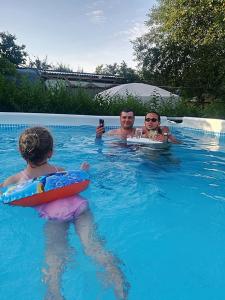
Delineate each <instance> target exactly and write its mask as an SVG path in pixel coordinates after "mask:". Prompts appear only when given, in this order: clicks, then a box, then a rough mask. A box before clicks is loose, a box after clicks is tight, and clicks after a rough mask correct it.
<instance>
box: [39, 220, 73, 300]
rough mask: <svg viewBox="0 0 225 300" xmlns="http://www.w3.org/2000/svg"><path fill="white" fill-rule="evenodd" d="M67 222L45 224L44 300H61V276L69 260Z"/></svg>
mask: <svg viewBox="0 0 225 300" xmlns="http://www.w3.org/2000/svg"><path fill="white" fill-rule="evenodd" d="M68 228H69V223H68V222H57V221H48V222H46V224H45V239H46V253H45V257H46V265H47V269H46V270H44V271H43V273H44V281H45V282H46V285H47V290H46V296H45V300H63V299H64V298H63V296H62V294H61V291H60V281H61V275H62V273H63V270H64V266H65V265H66V263H67V261H68V258H69V252H70V251H69V245H68V240H67V239H68Z"/></svg>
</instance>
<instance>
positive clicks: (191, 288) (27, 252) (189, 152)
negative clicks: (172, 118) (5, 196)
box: [0, 127, 225, 300]
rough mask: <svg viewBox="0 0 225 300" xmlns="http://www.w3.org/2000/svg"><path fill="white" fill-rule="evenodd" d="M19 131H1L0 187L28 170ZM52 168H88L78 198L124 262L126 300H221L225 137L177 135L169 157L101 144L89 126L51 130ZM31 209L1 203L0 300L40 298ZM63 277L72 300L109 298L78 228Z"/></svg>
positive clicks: (40, 228)
mask: <svg viewBox="0 0 225 300" xmlns="http://www.w3.org/2000/svg"><path fill="white" fill-rule="evenodd" d="M21 131H22V129H21V128H14V129H10V128H1V129H0V134H1V140H0V155H1V165H0V180H1V181H2V180H3V179H4V178H5V177H7V176H8V175H10V174H12V173H14V172H17V171H19V170H21V169H22V168H24V167H25V164H24V161H23V160H22V158H21V157H20V155H19V153H18V152H17V151H16V149H17V142H18V136H19V134H20V132H21ZM51 131H52V133H53V135H54V137H55V153H54V156H53V159H52V162H53V163H54V164H56V165H59V166H65V167H66V168H68V169H74V168H78V167H79V165H80V164H81V163H82V162H83V161H88V162H89V163H90V165H91V169H90V175H91V185H90V187H89V188H88V189H87V190H86V191H85V192H83V193H82V195H83V196H84V197H85V198H87V199H88V201H89V204H90V208H91V210H92V212H93V214H94V218H95V222H96V224H97V226H98V227H97V228H98V233H99V235H100V236H101V237H102V239H103V240H104V246H105V248H106V249H107V250H109V251H111V252H112V253H113V254H114V255H116V256H117V257H118V258H119V259H120V260H121V261H122V262H123V264H122V265H121V268H122V270H123V272H124V274H125V276H126V277H127V280H128V281H129V283H130V292H129V297H128V299H129V300H139V299H140V300H150V299H151V300H190V299H192V300H199V299H204V300H213V299H214V300H224V297H225V284H224V279H225V185H224V182H225V139H224V138H221V139H219V138H216V137H209V136H204V135H201V134H198V135H197V134H194V133H192V132H191V131H189V132H186V133H185V132H183V133H181V132H175V135H176V136H177V137H178V138H180V139H181V140H182V141H183V144H182V145H172V147H171V148H170V149H169V150H168V151H165V152H163V151H161V152H157V151H146V150H144V151H143V150H140V149H137V148H135V147H133V146H129V147H126V145H124V144H118V143H117V141H112V140H110V139H105V140H104V141H103V142H102V143H101V142H100V143H95V141H94V136H95V134H94V131H95V130H94V128H93V127H74V128H63V127H61V128H60V127H59V128H51ZM45 223H46V221H45V220H43V219H40V218H39V217H38V215H37V212H36V211H35V210H34V209H32V208H21V207H10V206H7V205H3V204H1V205H0V238H1V251H0V265H1V272H0V293H1V300H8V299H10V300H14V299H23V300H30V299H32V300H40V299H43V298H44V293H45V283H44V282H43V280H42V270H43V267H44V264H45V237H44V226H45ZM69 243H70V247H71V253H70V259H69V261H68V264H67V266H66V267H65V270H64V273H63V277H62V283H61V285H62V291H63V294H64V297H65V299H66V300H113V299H115V296H114V293H113V291H112V289H110V288H107V287H105V286H104V282H103V280H102V279H101V276H99V273H101V269H99V267H98V266H97V265H96V264H95V263H94V262H93V261H92V260H91V259H90V258H89V257H87V256H86V255H85V254H84V253H83V249H82V245H81V243H80V241H79V239H78V237H77V236H76V234H75V232H74V229H73V227H72V226H71V227H70V229H69Z"/></svg>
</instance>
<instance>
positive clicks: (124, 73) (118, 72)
mask: <svg viewBox="0 0 225 300" xmlns="http://www.w3.org/2000/svg"><path fill="white" fill-rule="evenodd" d="M95 73H96V74H104V75H113V76H120V77H123V78H124V79H125V81H126V82H134V81H139V76H138V74H137V73H136V71H135V70H134V69H132V68H129V67H128V66H127V64H126V63H125V61H122V63H121V64H120V65H118V64H117V63H114V64H112V65H105V67H104V65H99V66H97V67H96V69H95Z"/></svg>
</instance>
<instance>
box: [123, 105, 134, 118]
mask: <svg viewBox="0 0 225 300" xmlns="http://www.w3.org/2000/svg"><path fill="white" fill-rule="evenodd" d="M122 112H125V113H128V112H132V113H133V115H134V117H135V113H134V111H133V109H131V108H129V107H126V108H123V109H122V110H121V112H120V116H121V114H122Z"/></svg>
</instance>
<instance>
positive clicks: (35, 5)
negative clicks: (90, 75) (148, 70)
mask: <svg viewBox="0 0 225 300" xmlns="http://www.w3.org/2000/svg"><path fill="white" fill-rule="evenodd" d="M156 2H157V0H38V1H37V0H35V1H34V0H22V1H18V0H10V1H6V0H0V8H1V9H0V32H8V33H10V34H13V35H15V36H16V38H17V40H16V43H17V44H18V45H21V44H24V45H25V46H26V48H25V50H26V51H27V52H28V54H29V56H30V57H31V59H32V60H34V59H35V58H40V59H44V58H45V57H46V56H47V61H48V62H49V63H52V64H54V65H57V64H63V65H66V66H69V67H70V68H71V69H73V71H81V70H83V71H84V72H94V71H95V68H96V66H98V65H101V64H103V65H105V64H113V63H115V62H116V63H118V64H120V63H121V62H122V61H123V60H124V61H125V62H126V63H127V65H128V66H129V67H132V68H135V66H136V65H137V63H136V62H135V61H134V59H135V57H134V55H133V47H132V44H131V42H130V41H131V40H134V39H135V38H136V37H138V36H141V35H142V34H143V33H145V32H146V27H145V24H144V22H145V21H146V20H147V13H148V12H149V10H150V9H151V8H152V7H153V5H155V4H156Z"/></svg>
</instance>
